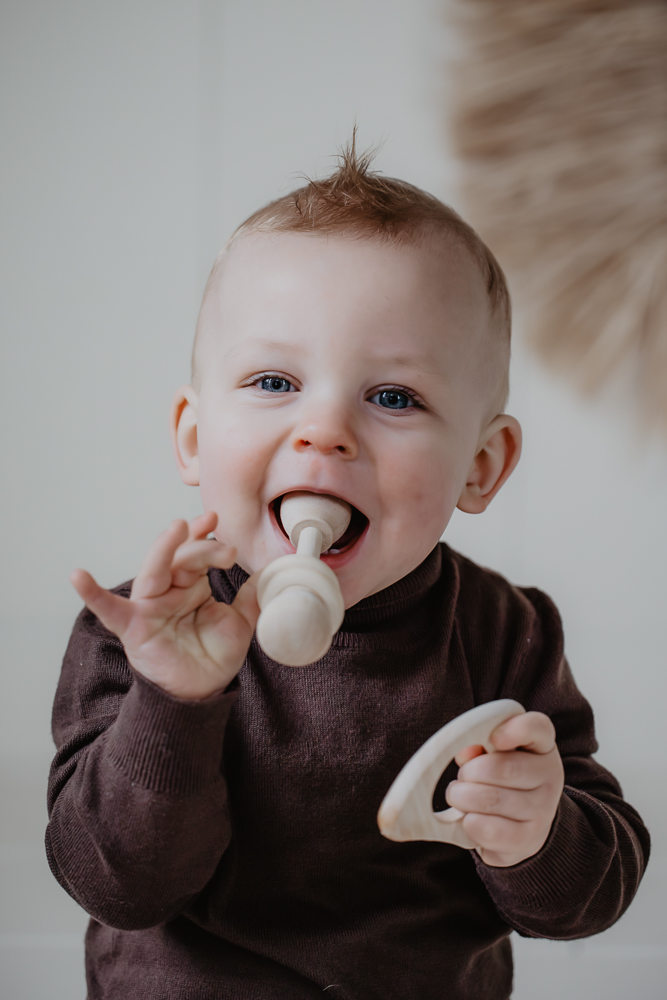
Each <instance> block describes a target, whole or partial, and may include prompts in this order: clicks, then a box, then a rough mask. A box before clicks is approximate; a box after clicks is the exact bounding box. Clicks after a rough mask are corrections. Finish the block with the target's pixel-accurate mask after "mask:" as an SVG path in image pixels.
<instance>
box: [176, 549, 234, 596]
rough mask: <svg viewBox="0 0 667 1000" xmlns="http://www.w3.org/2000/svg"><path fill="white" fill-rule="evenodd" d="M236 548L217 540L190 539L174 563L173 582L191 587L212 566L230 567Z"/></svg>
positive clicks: (232, 563) (177, 554) (178, 552)
mask: <svg viewBox="0 0 667 1000" xmlns="http://www.w3.org/2000/svg"><path fill="white" fill-rule="evenodd" d="M235 558H236V549H235V548H234V546H233V545H225V544H223V543H222V542H216V541H208V540H203V541H201V540H200V541H190V542H186V543H185V544H184V545H181V546H180V547H179V548H178V550H177V552H176V555H175V556H174V560H173V563H172V567H171V570H172V583H173V585H174V586H175V587H191V586H192V584H193V583H194V582H195V580H196V579H197V577H198V576H202V575H203V574H204V573H206V571H207V570H208V569H209V568H210V567H211V566H214V567H217V568H218V569H229V567H230V566H233V565H234V560H235Z"/></svg>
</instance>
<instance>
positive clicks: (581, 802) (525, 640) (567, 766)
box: [473, 590, 650, 939]
mask: <svg viewBox="0 0 667 1000" xmlns="http://www.w3.org/2000/svg"><path fill="white" fill-rule="evenodd" d="M519 593H520V596H521V603H522V606H523V614H522V616H521V617H522V624H521V626H520V627H518V628H516V630H515V632H514V638H513V645H514V650H513V653H512V655H511V656H510V657H509V660H508V663H507V669H506V671H504V672H503V680H502V683H501V685H500V688H499V689H498V690H497V692H496V693H495V697H498V698H515V699H516V700H517V701H519V702H521V703H522V704H523V705H524V707H525V708H526V709H528V710H530V711H538V712H544V713H545V714H546V715H548V716H549V717H550V718H551V720H552V722H553V723H554V726H555V728H556V738H557V742H558V747H559V750H560V754H561V757H562V760H563V765H564V770H565V788H564V791H563V794H562V797H561V801H560V804H559V807H558V811H557V814H556V817H555V819H554V822H553V824H552V828H551V831H550V834H549V837H548V838H547V841H546V843H545V844H544V846H543V847H542V848H541V850H540V851H539V852H538V853H537V854H535V855H534V856H533V857H531V858H527V859H526V860H525V861H522V862H521V863H520V864H518V865H515V866H513V867H511V868H493V867H491V866H489V865H486V864H484V863H483V862H482V860H481V859H480V858H479V857H478V855H477V854H474V855H473V856H474V858H475V863H476V865H477V870H478V873H479V875H480V877H481V878H482V880H483V882H484V884H485V885H486V888H487V889H488V891H489V893H490V895H491V897H492V899H493V901H494V903H495V905H496V908H497V909H498V911H499V913H500V914H501V916H502V917H503V918H504V919H505V920H507V922H508V923H509V924H510V925H511V926H512V927H513V928H514V929H515V930H517V931H518V932H519V933H520V934H522V935H525V936H530V937H547V938H555V939H568V938H578V937H584V936H586V935H589V934H596V933H598V932H599V931H603V930H605V929H606V928H607V927H609V926H611V924H613V923H614V922H615V921H616V920H617V919H618V918H619V917H620V916H621V914H622V913H623V912H624V911H625V910H626V909H627V907H628V906H629V905H630V902H631V901H632V899H633V897H634V895H635V893H636V891H637V888H638V886H639V882H640V880H641V877H642V875H643V872H644V868H645V866H646V862H647V861H648V855H649V846H650V841H649V835H648V831H647V830H646V828H645V827H644V824H643V823H642V820H641V818H640V817H639V815H638V814H637V812H636V811H635V810H634V809H633V808H632V806H630V805H628V803H627V802H625V800H624V799H623V796H622V793H621V789H620V786H619V784H618V782H617V781H616V779H615V778H614V777H613V775H612V774H610V773H609V771H607V770H606V769H605V768H604V767H602V765H600V764H598V763H597V761H596V760H594V759H593V756H592V754H593V753H594V752H595V751H596V750H597V742H596V739H595V732H594V724H593V713H592V711H591V708H590V706H589V704H588V702H587V701H586V699H585V698H584V697H583V695H582V694H581V693H580V692H579V690H578V689H577V686H576V684H575V682H574V678H573V677H572V674H571V672H570V668H569V666H568V664H567V661H566V659H565V657H564V655H563V639H562V628H561V623H560V617H559V615H558V612H557V611H556V608H555V607H554V605H553V604H552V603H551V601H550V600H549V599H548V598H547V597H546V596H545V595H544V594H542V593H540V592H539V591H537V590H523V591H521V592H519Z"/></svg>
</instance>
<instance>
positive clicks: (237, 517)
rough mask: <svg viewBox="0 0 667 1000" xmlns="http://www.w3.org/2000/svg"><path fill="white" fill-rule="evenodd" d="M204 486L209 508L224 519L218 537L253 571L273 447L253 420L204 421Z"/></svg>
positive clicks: (201, 441)
mask: <svg viewBox="0 0 667 1000" xmlns="http://www.w3.org/2000/svg"><path fill="white" fill-rule="evenodd" d="M198 443H199V483H200V491H201V498H202V504H203V507H204V510H214V511H215V512H216V514H217V515H218V527H217V529H216V535H217V536H218V537H219V538H220V539H221V540H224V541H226V542H228V543H229V544H230V545H235V546H236V548H237V550H238V562H239V563H240V564H241V565H242V566H244V568H249V567H252V563H253V562H254V558H255V549H256V547H257V545H258V536H259V535H260V526H261V523H262V517H263V515H264V511H263V508H262V504H261V501H260V497H261V495H262V486H263V483H264V481H265V476H266V468H267V464H268V461H269V458H270V454H271V449H270V448H269V447H262V446H261V445H260V443H259V442H258V441H257V439H256V437H254V436H253V434H252V433H251V431H250V428H249V427H248V424H247V421H241V420H239V421H236V420H230V419H227V420H225V419H224V418H223V417H220V418H219V419H218V420H216V421H208V422H207V421H203V422H201V423H200V428H199V442H198Z"/></svg>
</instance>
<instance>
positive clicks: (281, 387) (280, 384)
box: [260, 375, 293, 392]
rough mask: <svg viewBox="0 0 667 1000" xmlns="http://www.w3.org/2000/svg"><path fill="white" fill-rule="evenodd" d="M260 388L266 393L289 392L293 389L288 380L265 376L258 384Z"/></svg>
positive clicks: (275, 376)
mask: <svg viewBox="0 0 667 1000" xmlns="http://www.w3.org/2000/svg"><path fill="white" fill-rule="evenodd" d="M260 386H261V388H262V389H264V390H265V391H266V392H290V391H291V390H292V389H293V386H292V383H291V382H290V380H289V379H286V378H280V377H279V376H278V375H267V377H266V378H263V379H262V381H261V382H260Z"/></svg>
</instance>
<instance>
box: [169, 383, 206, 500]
mask: <svg viewBox="0 0 667 1000" xmlns="http://www.w3.org/2000/svg"><path fill="white" fill-rule="evenodd" d="M197 403H198V399H197V393H196V392H195V391H194V389H193V388H192V386H191V385H182V386H181V388H180V389H177V390H176V393H175V395H174V401H173V403H172V404H171V413H170V415H169V429H170V431H171V443H172V445H173V448H174V456H175V458H176V465H177V466H178V471H179V473H180V476H181V479H182V480H183V482H184V483H187V485H188V486H199V447H198V443H197Z"/></svg>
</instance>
